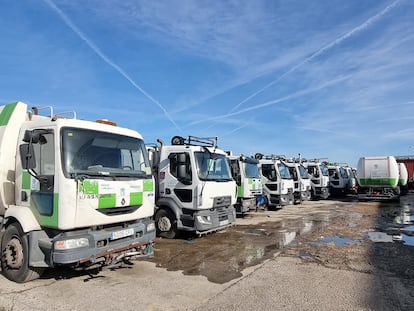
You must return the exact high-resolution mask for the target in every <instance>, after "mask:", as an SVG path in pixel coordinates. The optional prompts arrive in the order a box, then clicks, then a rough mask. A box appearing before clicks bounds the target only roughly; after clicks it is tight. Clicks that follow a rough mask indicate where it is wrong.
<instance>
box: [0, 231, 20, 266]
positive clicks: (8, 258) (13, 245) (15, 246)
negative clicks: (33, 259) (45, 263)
mask: <svg viewBox="0 0 414 311" xmlns="http://www.w3.org/2000/svg"><path fill="white" fill-rule="evenodd" d="M3 256H4V259H5V263H6V265H7V267H9V268H11V269H19V268H20V267H22V266H23V262H24V256H23V246H22V243H21V241H20V239H18V238H17V237H13V238H11V239H10V241H9V242H8V243H7V244H6V247H5V249H4V254H3Z"/></svg>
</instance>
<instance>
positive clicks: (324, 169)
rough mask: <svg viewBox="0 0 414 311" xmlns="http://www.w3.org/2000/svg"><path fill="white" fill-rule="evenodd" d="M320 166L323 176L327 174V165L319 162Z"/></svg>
mask: <svg viewBox="0 0 414 311" xmlns="http://www.w3.org/2000/svg"><path fill="white" fill-rule="evenodd" d="M320 168H321V171H322V175H323V176H329V172H328V167H327V166H326V165H325V164H321V165H320Z"/></svg>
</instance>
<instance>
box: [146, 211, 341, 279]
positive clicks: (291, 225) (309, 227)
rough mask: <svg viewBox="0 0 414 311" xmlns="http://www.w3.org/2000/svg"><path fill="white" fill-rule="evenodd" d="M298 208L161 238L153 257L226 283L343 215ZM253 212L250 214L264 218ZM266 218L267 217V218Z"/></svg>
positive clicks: (168, 265)
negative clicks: (201, 233)
mask: <svg viewBox="0 0 414 311" xmlns="http://www.w3.org/2000/svg"><path fill="white" fill-rule="evenodd" d="M297 210H298V208H297V207H291V212H290V211H289V207H288V208H286V209H284V210H283V211H272V212H269V213H275V214H277V213H283V214H284V215H283V219H280V220H276V221H275V220H272V221H266V222H261V223H257V224H252V225H237V226H233V227H230V228H227V229H226V230H223V231H218V232H215V233H214V234H210V235H207V236H203V237H200V238H193V237H187V238H183V239H176V240H168V239H160V240H159V241H158V242H157V243H156V247H155V255H154V258H152V259H151V261H152V262H155V263H156V265H157V267H162V268H166V269H167V270H170V271H179V270H181V271H183V273H184V274H185V275H203V276H205V277H207V279H208V280H209V281H210V282H214V283H220V284H222V283H226V282H228V281H230V280H232V279H235V278H238V277H240V276H242V272H243V270H244V269H246V268H247V267H251V266H255V265H258V264H260V263H262V262H263V261H265V260H267V259H270V258H272V257H274V256H275V255H276V254H279V253H280V252H281V251H283V250H284V249H286V248H288V247H290V246H291V245H292V244H295V241H297V239H298V237H300V236H304V235H306V234H309V233H312V232H323V231H324V228H325V227H326V226H328V225H329V222H330V219H331V218H334V217H337V215H338V214H340V211H338V210H337V209H336V208H333V207H332V206H325V207H324V208H320V209H319V210H318V211H317V212H315V214H312V213H311V214H309V213H306V215H297V214H296V213H295V211H297ZM262 216H263V213H260V212H257V213H251V214H250V215H249V216H248V217H249V218H250V219H249V220H250V221H252V220H254V218H256V217H257V218H259V217H262ZM264 219H266V218H264Z"/></svg>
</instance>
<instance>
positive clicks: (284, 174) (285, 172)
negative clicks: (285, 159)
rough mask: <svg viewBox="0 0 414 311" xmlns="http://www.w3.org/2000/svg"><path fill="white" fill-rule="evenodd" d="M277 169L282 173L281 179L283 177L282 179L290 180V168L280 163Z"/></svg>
mask: <svg viewBox="0 0 414 311" xmlns="http://www.w3.org/2000/svg"><path fill="white" fill-rule="evenodd" d="M277 167H278V168H279V173H280V177H282V179H290V178H291V177H290V173H289V168H288V167H287V166H286V165H285V164H283V163H278V164H277Z"/></svg>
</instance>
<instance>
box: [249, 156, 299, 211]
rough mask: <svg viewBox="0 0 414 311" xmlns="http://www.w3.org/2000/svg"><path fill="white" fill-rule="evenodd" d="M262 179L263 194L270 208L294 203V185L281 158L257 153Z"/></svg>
mask: <svg viewBox="0 0 414 311" xmlns="http://www.w3.org/2000/svg"><path fill="white" fill-rule="evenodd" d="M255 158H256V159H258V160H259V168H260V174H261V177H262V184H263V194H264V195H265V197H266V200H267V202H266V205H267V207H268V208H281V207H284V206H286V205H292V204H293V203H294V198H293V189H294V183H293V179H292V177H291V176H290V173H289V169H288V167H287V166H286V165H285V164H284V163H283V162H282V161H281V157H280V156H276V155H269V156H265V155H263V154H260V153H256V155H255Z"/></svg>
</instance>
